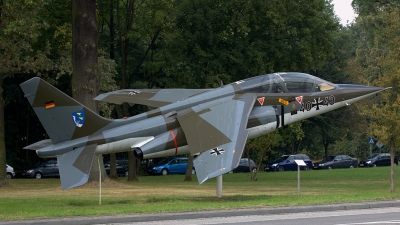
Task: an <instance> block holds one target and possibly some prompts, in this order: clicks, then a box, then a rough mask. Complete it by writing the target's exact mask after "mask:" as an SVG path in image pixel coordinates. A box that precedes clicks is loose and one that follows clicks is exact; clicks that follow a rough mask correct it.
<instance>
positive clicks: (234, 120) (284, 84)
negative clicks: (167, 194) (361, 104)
mask: <svg viewBox="0 0 400 225" xmlns="http://www.w3.org/2000/svg"><path fill="white" fill-rule="evenodd" d="M20 86H21V88H22V90H23V92H24V93H25V97H26V98H27V99H28V101H29V103H30V104H31V106H32V107H33V109H34V111H35V113H36V115H37V116H38V118H39V120H40V122H41V123H42V125H43V127H44V128H45V130H46V132H47V134H48V135H49V137H50V139H46V140H42V141H39V142H37V143H34V144H31V145H29V146H26V147H25V149H31V150H36V153H37V155H38V156H39V157H42V158H46V157H57V160H58V164H59V170H60V177H61V186H62V189H64V190H65V189H69V188H73V187H77V186H80V185H83V184H85V183H86V182H87V180H88V176H89V172H90V169H91V165H92V162H93V157H94V154H109V153H118V152H127V151H133V152H134V154H135V156H136V157H138V158H156V157H165V156H173V155H182V154H191V155H197V157H196V158H195V160H194V167H195V168H196V174H197V178H198V182H199V184H201V183H203V182H205V181H206V180H207V179H210V178H213V177H217V176H219V175H222V174H225V173H227V172H229V171H231V170H233V169H234V168H236V167H237V166H238V164H239V161H240V159H241V157H242V153H243V149H244V147H245V144H246V140H247V139H249V138H254V137H258V136H260V135H264V134H267V133H270V132H272V131H274V130H276V129H278V128H280V127H283V126H285V125H288V124H291V123H294V122H296V121H299V120H303V119H307V118H309V117H312V116H316V115H319V114H322V113H325V112H328V111H331V110H334V109H337V108H339V107H342V106H346V105H348V104H351V103H353V102H356V101H359V100H361V99H363V98H365V97H367V96H371V95H374V94H376V93H378V92H380V91H383V90H385V88H380V87H371V86H362V85H353V84H333V83H331V82H328V81H326V80H323V79H320V78H318V77H315V76H312V75H309V74H305V73H298V72H287V73H271V74H266V75H261V76H257V77H253V78H248V79H244V80H240V81H236V82H234V83H231V84H228V85H223V86H221V87H219V88H216V89H127V90H118V91H114V92H109V93H105V94H100V95H99V96H97V97H96V98H95V100H99V101H105V102H109V103H115V104H121V103H123V102H127V103H133V104H142V105H147V106H151V107H155V108H156V109H154V110H151V111H148V112H146V113H142V114H139V115H136V116H132V117H129V118H124V119H115V120H112V119H107V118H103V117H101V116H100V115H98V114H97V113H95V112H93V111H91V110H90V109H88V108H86V107H85V106H83V105H82V104H80V103H79V102H77V101H76V100H74V99H72V98H71V97H69V96H68V95H66V94H64V93H63V92H61V91H59V90H58V89H56V88H55V87H53V86H52V85H50V84H48V83H47V82H45V81H44V80H42V79H40V78H38V77H35V78H32V79H30V80H28V81H26V82H24V83H22V84H21V85H20Z"/></svg>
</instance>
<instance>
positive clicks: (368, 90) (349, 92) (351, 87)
mask: <svg viewBox="0 0 400 225" xmlns="http://www.w3.org/2000/svg"><path fill="white" fill-rule="evenodd" d="M338 87H339V90H340V91H341V93H342V94H344V95H345V97H344V99H352V98H357V97H361V96H363V97H366V96H370V95H373V94H375V93H378V92H381V91H383V90H386V89H388V88H381V87H375V86H365V85H355V84H338Z"/></svg>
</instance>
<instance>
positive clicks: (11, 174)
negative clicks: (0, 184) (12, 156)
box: [6, 164, 15, 179]
mask: <svg viewBox="0 0 400 225" xmlns="http://www.w3.org/2000/svg"><path fill="white" fill-rule="evenodd" d="M6 171H7V179H12V178H14V177H15V172H14V168H12V167H11V166H9V165H8V164H6Z"/></svg>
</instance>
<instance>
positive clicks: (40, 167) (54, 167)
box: [22, 159, 60, 179]
mask: <svg viewBox="0 0 400 225" xmlns="http://www.w3.org/2000/svg"><path fill="white" fill-rule="evenodd" d="M22 176H24V177H27V178H36V179H41V178H43V177H60V173H59V171H58V162H57V159H50V160H47V161H44V162H40V163H38V164H36V165H35V166H34V167H33V168H31V169H27V170H24V171H22Z"/></svg>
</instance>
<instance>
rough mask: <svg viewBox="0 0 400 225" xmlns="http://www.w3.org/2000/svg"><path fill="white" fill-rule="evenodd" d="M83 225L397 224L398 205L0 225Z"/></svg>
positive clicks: (201, 213) (386, 203)
mask: <svg viewBox="0 0 400 225" xmlns="http://www.w3.org/2000/svg"><path fill="white" fill-rule="evenodd" d="M4 224H12V225H22V224H24V225H37V224H41V225H48V224H57V225H59V224H65V225H82V224H118V225H119V224H121V225H122V224H124V225H126V224H135V225H136V224H139V225H145V224H152V225H154V224H161V225H162V224H175V225H190V224H219V225H221V224H236V225H239V224H240V225H241V224H243V225H244V224H246V225H247V224H268V225H275V224H279V225H286V224H290V225H293V224H295V225H296V224H302V225H303V224H307V225H317V224H318V225H319V224H327V225H364V224H365V225H371V224H380V225H383V224H400V201H391V202H370V203H360V204H338V205H321V206H301V207H282V208H263V209H251V210H225V211H206V212H204V211H200V212H188V213H167V214H154V215H137V216H132V215H125V216H124V215H123V216H113V217H93V218H64V219H57V220H55V219H48V220H26V221H9V222H0V225H4Z"/></svg>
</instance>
